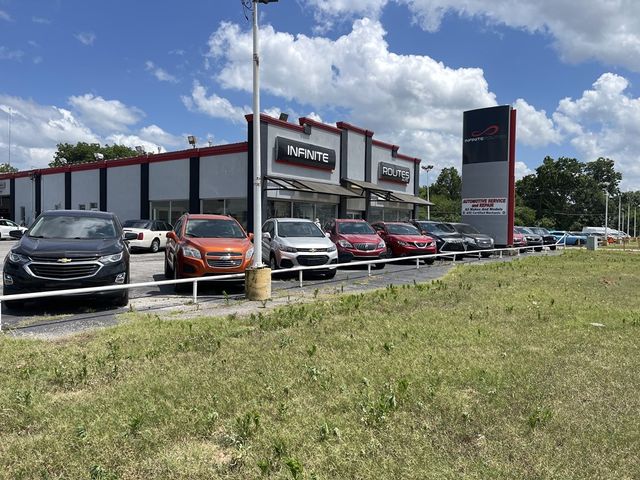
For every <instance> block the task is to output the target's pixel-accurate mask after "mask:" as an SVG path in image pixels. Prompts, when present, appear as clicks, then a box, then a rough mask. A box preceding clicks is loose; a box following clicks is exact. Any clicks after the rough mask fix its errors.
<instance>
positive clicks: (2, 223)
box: [0, 218, 27, 240]
mask: <svg viewBox="0 0 640 480" xmlns="http://www.w3.org/2000/svg"><path fill="white" fill-rule="evenodd" d="M14 230H20V231H22V233H24V232H26V231H27V227H21V226H20V225H18V224H17V223H15V222H12V221H11V220H7V219H6V218H0V239H2V240H6V239H8V238H11V237H10V236H9V232H12V231H14Z"/></svg>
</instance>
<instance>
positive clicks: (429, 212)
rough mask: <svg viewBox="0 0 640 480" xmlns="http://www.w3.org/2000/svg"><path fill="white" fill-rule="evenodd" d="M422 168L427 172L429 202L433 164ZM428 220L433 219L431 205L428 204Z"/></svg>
mask: <svg viewBox="0 0 640 480" xmlns="http://www.w3.org/2000/svg"><path fill="white" fill-rule="evenodd" d="M421 168H422V169H423V170H424V171H425V172H427V202H429V201H430V200H429V172H430V171H431V170H433V165H426V166H424V167H421ZM427 220H431V205H427Z"/></svg>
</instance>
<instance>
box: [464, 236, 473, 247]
mask: <svg viewBox="0 0 640 480" xmlns="http://www.w3.org/2000/svg"><path fill="white" fill-rule="evenodd" d="M464 243H468V244H469V245H475V244H476V241H475V239H473V238H471V237H464Z"/></svg>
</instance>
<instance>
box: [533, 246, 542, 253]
mask: <svg viewBox="0 0 640 480" xmlns="http://www.w3.org/2000/svg"><path fill="white" fill-rule="evenodd" d="M534 250H535V251H536V252H541V251H542V247H535V248H534Z"/></svg>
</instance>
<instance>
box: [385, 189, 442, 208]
mask: <svg viewBox="0 0 640 480" xmlns="http://www.w3.org/2000/svg"><path fill="white" fill-rule="evenodd" d="M391 196H392V197H394V199H393V200H394V201H396V202H402V203H413V204H414V205H435V204H434V203H432V202H428V201H426V200H425V199H424V198H422V197H416V196H415V195H408V194H406V193H398V192H393V193H392V194H391Z"/></svg>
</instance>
